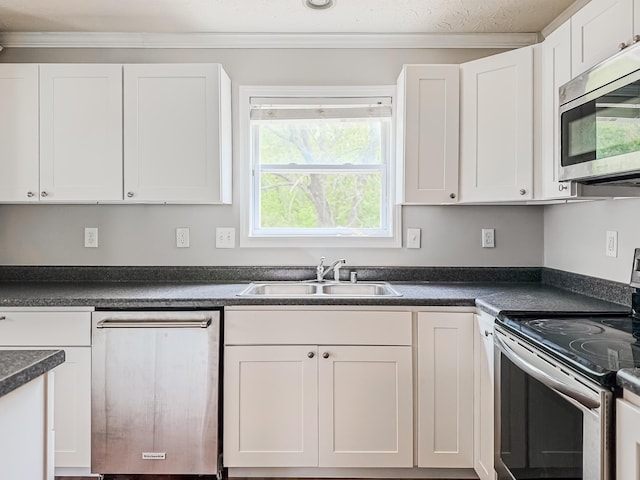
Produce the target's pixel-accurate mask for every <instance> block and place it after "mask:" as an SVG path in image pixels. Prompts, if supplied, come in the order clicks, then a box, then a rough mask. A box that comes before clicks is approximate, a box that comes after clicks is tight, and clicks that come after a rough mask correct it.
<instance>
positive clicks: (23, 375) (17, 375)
mask: <svg viewBox="0 0 640 480" xmlns="http://www.w3.org/2000/svg"><path fill="white" fill-rule="evenodd" d="M64 360H65V353H64V350H0V397H2V396H4V395H6V394H7V393H10V392H12V391H13V390H15V389H16V388H19V387H21V386H22V385H24V384H25V383H28V382H30V381H31V380H33V379H35V378H37V377H39V376H40V375H42V374H44V373H46V372H48V371H49V370H51V369H52V368H54V367H57V366H58V365H60V364H61V363H63V362H64Z"/></svg>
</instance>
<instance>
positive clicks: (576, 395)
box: [493, 335, 600, 409]
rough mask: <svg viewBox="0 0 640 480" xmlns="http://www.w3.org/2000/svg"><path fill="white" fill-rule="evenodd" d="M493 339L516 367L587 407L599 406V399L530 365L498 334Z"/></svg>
mask: <svg viewBox="0 0 640 480" xmlns="http://www.w3.org/2000/svg"><path fill="white" fill-rule="evenodd" d="M493 338H494V341H495V343H496V345H497V346H498V348H499V349H500V350H501V351H502V353H504V354H505V355H506V357H507V358H508V359H509V360H511V361H512V362H513V363H514V364H515V365H516V366H517V367H519V368H520V369H521V370H523V371H524V372H525V373H527V374H528V375H531V376H532V377H533V378H535V379H536V380H538V381H539V382H541V383H543V384H544V385H546V386H547V387H549V388H550V389H552V390H555V391H556V392H558V393H561V394H563V395H566V396H567V397H569V398H571V399H573V400H575V401H576V402H578V403H580V404H581V405H583V406H585V407H587V408H589V409H596V408H600V400H596V399H594V398H592V397H590V396H588V395H585V394H584V393H582V392H580V391H578V390H576V389H574V388H572V387H570V386H568V385H565V384H564V383H562V382H560V381H558V380H556V379H555V378H553V377H551V376H549V375H548V374H546V373H545V372H543V371H542V370H540V369H539V368H538V367H536V366H534V365H531V364H530V363H529V362H527V361H526V360H524V359H523V358H521V357H520V356H518V354H517V353H516V352H514V351H513V350H512V349H511V348H509V347H508V346H507V344H506V343H505V342H504V340H502V339H501V338H500V336H499V335H494V337H493Z"/></svg>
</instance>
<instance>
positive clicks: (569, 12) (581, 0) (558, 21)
mask: <svg viewBox="0 0 640 480" xmlns="http://www.w3.org/2000/svg"><path fill="white" fill-rule="evenodd" d="M589 1H590V0H576V1H575V2H573V3H572V4H571V5H569V7H568V8H567V9H566V10H565V11H564V12H562V13H561V14H560V15H558V16H557V17H556V18H554V19H553V20H552V21H551V23H550V24H549V25H547V26H546V27H544V28H543V29H542V31H541V32H540V34H541V35H542V38H547V37H548V36H549V34H550V33H551V32H553V31H554V30H555V29H556V28H558V27H559V26H560V25H562V24H563V23H564V22H566V21H567V20H569V19H570V18H571V17H572V16H573V14H574V13H576V12H577V11H578V10H580V9H581V8H582V7H584V6H585V5H586V4H587V3H589Z"/></svg>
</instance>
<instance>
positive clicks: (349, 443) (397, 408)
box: [318, 346, 413, 467]
mask: <svg viewBox="0 0 640 480" xmlns="http://www.w3.org/2000/svg"><path fill="white" fill-rule="evenodd" d="M318 351H319V353H320V358H319V359H318V368H319V374H318V382H319V389H318V390H319V402H318V405H319V417H318V418H319V438H320V440H319V464H320V465H321V466H323V467H411V466H412V464H413V415H412V411H413V402H412V393H411V392H412V377H411V348H410V347H375V346H370V347H366V346H355V347H350V346H322V347H319V350H318ZM325 357H326V358H325Z"/></svg>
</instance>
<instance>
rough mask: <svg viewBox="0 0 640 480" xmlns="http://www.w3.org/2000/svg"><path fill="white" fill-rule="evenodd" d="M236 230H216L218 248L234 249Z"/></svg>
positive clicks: (231, 228)
mask: <svg viewBox="0 0 640 480" xmlns="http://www.w3.org/2000/svg"><path fill="white" fill-rule="evenodd" d="M235 246H236V229H235V228H233V227H226V228H216V248H234V247H235Z"/></svg>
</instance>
